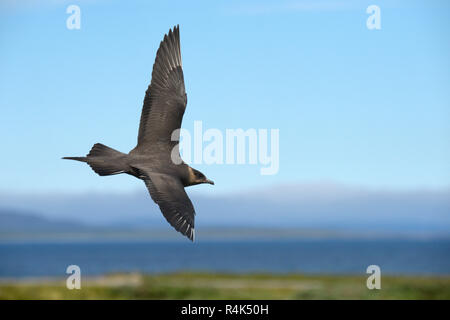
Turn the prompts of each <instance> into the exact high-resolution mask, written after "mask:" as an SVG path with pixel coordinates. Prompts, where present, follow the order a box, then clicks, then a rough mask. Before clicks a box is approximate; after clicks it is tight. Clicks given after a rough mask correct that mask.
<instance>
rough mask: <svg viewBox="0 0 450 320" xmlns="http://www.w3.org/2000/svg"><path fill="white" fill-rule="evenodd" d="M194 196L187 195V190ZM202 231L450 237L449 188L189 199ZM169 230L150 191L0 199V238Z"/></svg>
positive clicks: (282, 190)
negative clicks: (14, 234) (1, 235)
mask: <svg viewBox="0 0 450 320" xmlns="http://www.w3.org/2000/svg"><path fill="white" fill-rule="evenodd" d="M188 192H189V190H188ZM191 198H192V200H193V202H194V205H195V207H196V211H197V217H196V225H197V230H200V229H201V228H213V227H220V228H246V229H248V228H259V229H267V228H269V229H277V228H300V229H302V230H329V231H333V232H334V231H339V232H345V231H349V232H350V231H351V232H387V233H413V234H414V233H417V234H420V233H424V232H425V233H434V232H435V233H439V234H450V190H442V191H433V190H417V191H386V190H384V191H383V190H369V189H364V188H351V187H346V186H341V185H336V184H303V185H301V184H293V185H281V186H277V187H272V188H266V189H259V190H252V191H249V192H236V193H233V194H226V195H220V196H215V197H207V196H202V195H198V194H193V195H191ZM148 228H153V229H158V228H159V229H164V230H170V229H169V228H170V226H168V224H167V222H166V221H165V219H164V218H163V216H162V214H161V213H160V211H159V209H158V207H157V206H156V205H155V204H154V203H153V201H152V200H151V199H150V197H149V196H148V194H147V193H146V192H139V193H128V194H99V193H89V194H88V193H86V194H71V195H68V194H66V195H63V194H46V195H17V194H16V195H12V194H0V233H6V232H12V231H23V232H29V231H33V232H36V231H41V232H45V231H59V232H64V231H74V230H77V231H82V230H85V231H86V230H99V229H102V230H144V229H148Z"/></svg>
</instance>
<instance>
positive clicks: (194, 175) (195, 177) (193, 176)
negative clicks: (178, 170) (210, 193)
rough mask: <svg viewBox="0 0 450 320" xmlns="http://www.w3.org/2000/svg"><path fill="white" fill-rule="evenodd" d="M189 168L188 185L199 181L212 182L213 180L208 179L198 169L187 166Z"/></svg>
mask: <svg viewBox="0 0 450 320" xmlns="http://www.w3.org/2000/svg"><path fill="white" fill-rule="evenodd" d="M189 169H190V170H189V171H190V179H189V180H190V181H189V182H190V185H194V184H200V183H209V184H214V181H212V180H209V179H208V178H206V176H205V175H204V174H203V173H201V172H200V171H198V170H195V169H193V168H189Z"/></svg>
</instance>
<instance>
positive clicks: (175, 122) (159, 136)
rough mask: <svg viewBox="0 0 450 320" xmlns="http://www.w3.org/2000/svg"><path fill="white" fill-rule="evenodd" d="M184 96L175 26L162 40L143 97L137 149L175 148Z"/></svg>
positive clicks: (184, 105)
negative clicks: (162, 146)
mask: <svg viewBox="0 0 450 320" xmlns="http://www.w3.org/2000/svg"><path fill="white" fill-rule="evenodd" d="M186 104H187V96H186V92H185V88H184V77H183V69H182V66H181V50H180V30H179V27H178V26H176V27H174V28H173V31H172V30H170V31H169V33H168V34H166V35H165V36H164V39H163V41H161V44H160V46H159V49H158V52H157V53H156V59H155V63H154V64H153V71H152V81H151V83H150V85H149V87H148V89H147V92H146V93H145V98H144V106H143V108H142V114H141V122H140V126H139V135H138V144H137V146H136V148H137V149H140V150H142V151H144V152H145V151H148V150H151V147H152V146H153V145H154V144H155V143H158V144H161V143H163V144H167V146H168V147H174V146H176V145H177V144H178V142H177V141H178V140H179V130H178V131H177V133H176V136H174V138H175V139H174V140H175V141H172V139H171V138H172V133H173V132H174V131H175V130H176V129H179V128H180V127H181V121H182V119H183V114H184V110H185V109H186Z"/></svg>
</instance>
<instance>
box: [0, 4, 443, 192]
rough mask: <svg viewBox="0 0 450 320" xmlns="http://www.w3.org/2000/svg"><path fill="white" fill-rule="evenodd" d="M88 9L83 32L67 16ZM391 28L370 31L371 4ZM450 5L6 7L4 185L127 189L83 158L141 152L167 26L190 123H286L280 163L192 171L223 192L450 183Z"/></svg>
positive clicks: (1, 91)
mask: <svg viewBox="0 0 450 320" xmlns="http://www.w3.org/2000/svg"><path fill="white" fill-rule="evenodd" d="M70 4H77V5H79V6H80V8H81V29H80V30H68V29H67V28H66V19H67V17H68V14H66V8H67V6H68V5H70ZM371 4H376V5H379V6H380V8H381V26H382V29H381V30H368V29H367V28H366V19H367V17H368V14H367V13H366V8H367V6H368V5H371ZM449 9H450V4H449V3H448V2H446V1H427V2H423V3H422V1H377V0H372V1H311V0H308V1H287V2H285V1H276V2H275V1H274V2H268V1H214V2H213V1H192V2H187V1H171V2H170V3H166V2H162V1H161V2H156V1H151V2H150V1H139V2H134V1H127V2H120V1H108V2H107V1H41V2H40V4H36V2H35V1H23V2H21V3H20V4H16V3H15V2H14V1H9V0H7V1H4V2H2V4H1V10H0V46H1V48H2V49H1V50H0V70H1V72H0V108H1V117H0V135H1V137H3V138H2V139H1V141H2V143H1V146H2V151H1V152H2V160H1V164H2V168H3V170H2V174H1V179H0V191H3V192H5V191H8V192H11V191H12V192H19V193H20V192H55V191H56V192H58V191H61V190H65V191H70V192H72V191H74V192H90V191H119V192H121V191H132V190H136V189H141V188H143V183H142V182H140V181H138V180H137V179H134V178H132V177H129V176H125V175H121V176H114V177H105V178H103V177H102V178H100V177H98V176H97V175H96V174H95V173H93V172H92V171H91V170H90V169H89V167H87V166H86V165H83V164H79V163H74V162H69V161H63V160H60V158H61V157H62V156H71V155H84V154H86V153H87V152H88V151H89V149H90V148H91V146H92V145H93V144H94V143H96V142H102V143H104V144H106V145H109V146H111V147H113V148H116V149H118V150H121V151H124V152H128V151H129V150H130V149H132V148H133V147H134V146H135V144H136V136H137V130H138V121H139V116H140V111H141V107H142V101H143V97H144V92H145V90H146V88H147V86H148V84H149V82H150V75H151V68H152V65H153V61H154V58H155V54H156V50H157V48H158V45H159V42H160V41H161V39H162V37H163V35H164V33H166V32H167V31H168V30H169V28H170V27H172V26H173V25H175V24H180V29H181V46H182V57H183V68H184V75H185V82H186V89H187V94H188V107H187V111H186V114H185V117H184V120H183V127H184V128H187V129H192V128H193V123H194V121H195V120H202V121H203V127H204V129H207V128H218V129H223V130H225V129H227V128H243V129H247V128H267V129H270V128H279V129H280V170H279V173H278V174H277V175H274V176H261V175H260V174H259V167H258V166H254V165H253V166H251V165H245V166H239V165H234V166H233V165H231V166H230V165H200V166H198V165H197V166H196V167H197V168H198V169H200V170H201V171H203V172H204V173H205V174H206V175H207V176H208V177H209V178H211V179H213V180H214V181H215V182H216V185H215V186H214V188H212V187H211V186H209V185H205V186H198V187H196V192H200V193H208V194H213V193H214V192H227V191H230V190H237V189H246V188H249V187H252V186H259V187H262V186H271V185H276V184H282V183H296V182H299V183H304V182H310V181H335V182H339V183H344V184H349V185H362V186H369V187H374V188H391V189H392V188H394V189H415V188H438V189H439V188H448V187H449V185H450V183H449V182H450V121H449V120H450V87H449V85H450V42H449V41H448V39H449V38H450V37H449V36H450V22H449V21H450V19H449V18H450V10H449Z"/></svg>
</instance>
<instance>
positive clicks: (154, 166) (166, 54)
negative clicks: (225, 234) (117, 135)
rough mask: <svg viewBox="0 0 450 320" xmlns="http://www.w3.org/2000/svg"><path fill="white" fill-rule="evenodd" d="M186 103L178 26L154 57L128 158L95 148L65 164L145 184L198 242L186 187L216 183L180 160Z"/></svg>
mask: <svg viewBox="0 0 450 320" xmlns="http://www.w3.org/2000/svg"><path fill="white" fill-rule="evenodd" d="M186 104H187V96H186V92H185V88H184V78H183V69H182V65H181V50H180V36H179V28H178V26H177V27H174V30H173V31H172V30H170V31H169V33H168V34H167V35H165V36H164V40H163V41H162V42H161V44H160V47H159V49H158V52H157V54H156V59H155V63H154V65H153V72H152V81H151V84H150V86H149V87H148V89H147V92H146V94H145V99H144V106H143V108H142V114H141V121H140V126H139V134H138V143H137V145H136V147H135V148H134V149H133V150H131V151H130V152H129V153H128V154H126V153H122V152H120V151H117V150H115V149H112V148H110V147H107V146H105V145H103V144H100V143H96V144H95V145H94V146H93V147H92V149H91V151H90V152H89V154H87V155H86V157H64V159H70V160H77V161H82V162H86V163H87V164H88V165H89V166H90V167H91V168H92V169H93V170H94V171H95V172H96V173H97V174H99V175H100V176H108V175H114V174H120V173H126V174H129V175H132V176H135V177H136V178H139V179H142V180H143V181H144V182H145V184H146V186H147V188H148V190H149V192H150V195H151V197H152V199H153V200H154V201H155V202H156V203H157V204H158V205H159V207H160V209H161V212H162V213H163V215H164V217H165V218H166V219H167V221H168V222H169V223H170V224H171V225H172V226H173V227H174V228H175V229H176V230H177V231H179V232H181V233H182V234H184V235H185V236H187V237H188V238H189V239H191V240H194V216H195V210H194V207H193V205H192V202H191V201H190V199H189V197H188V196H187V194H186V192H185V190H184V187H187V186H191V185H196V184H200V183H210V184H214V183H213V182H212V181H211V180H208V179H206V177H205V176H204V175H203V174H202V173H201V172H200V171H198V170H195V169H193V168H191V167H190V166H188V165H187V164H185V163H184V162H183V161H182V160H181V158H180V154H179V148H178V143H179V138H180V133H179V129H180V127H181V121H182V119H183V114H184V111H185V108H186Z"/></svg>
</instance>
